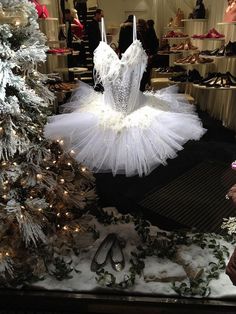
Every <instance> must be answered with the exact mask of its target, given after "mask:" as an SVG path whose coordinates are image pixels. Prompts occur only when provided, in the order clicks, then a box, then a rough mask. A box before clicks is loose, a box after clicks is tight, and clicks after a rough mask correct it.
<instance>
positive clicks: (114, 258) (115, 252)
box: [110, 239, 125, 271]
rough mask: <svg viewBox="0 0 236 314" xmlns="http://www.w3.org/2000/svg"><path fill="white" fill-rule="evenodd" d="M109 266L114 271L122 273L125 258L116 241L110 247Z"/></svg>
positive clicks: (118, 242)
mask: <svg viewBox="0 0 236 314" xmlns="http://www.w3.org/2000/svg"><path fill="white" fill-rule="evenodd" d="M110 260H111V266H112V268H113V269H114V270H115V271H122V270H123V269H124V267H125V258H124V254H123V251H122V248H121V243H120V241H119V240H118V239H116V241H115V242H114V244H113V245H112V248H111V251H110Z"/></svg>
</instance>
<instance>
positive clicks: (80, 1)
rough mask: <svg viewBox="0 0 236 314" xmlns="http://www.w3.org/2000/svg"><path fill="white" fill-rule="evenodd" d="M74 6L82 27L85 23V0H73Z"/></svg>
mask: <svg viewBox="0 0 236 314" xmlns="http://www.w3.org/2000/svg"><path fill="white" fill-rule="evenodd" d="M74 7H75V9H76V10H77V14H78V16H79V17H80V18H81V20H82V23H83V25H84V28H86V25H87V0H74Z"/></svg>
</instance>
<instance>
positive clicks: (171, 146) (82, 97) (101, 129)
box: [45, 82, 206, 176]
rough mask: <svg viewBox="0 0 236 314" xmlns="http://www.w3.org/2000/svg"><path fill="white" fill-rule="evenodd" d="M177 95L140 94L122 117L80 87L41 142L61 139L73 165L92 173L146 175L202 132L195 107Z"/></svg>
mask: <svg viewBox="0 0 236 314" xmlns="http://www.w3.org/2000/svg"><path fill="white" fill-rule="evenodd" d="M176 95H177V87H176V86H172V87H169V88H165V89H163V90H161V91H157V92H146V93H144V94H143V93H141V92H140V95H139V102H138V103H139V107H138V108H135V109H134V110H133V111H132V112H131V113H129V114H125V113H123V112H122V111H118V110H115V109H113V108H111V106H109V104H107V103H105V102H104V97H103V94H102V93H98V92H95V91H94V90H93V88H91V87H90V86H88V85H87V84H84V83H82V82H81V83H80V87H79V89H78V90H77V91H76V92H75V94H74V95H73V96H72V99H71V102H70V103H68V104H66V105H64V112H65V113H64V114H61V115H58V116H54V117H51V118H50V120H49V123H48V124H47V125H46V127H45V137H46V138H49V139H52V140H61V139H63V140H64V143H65V147H66V149H67V150H68V151H70V150H73V151H74V152H75V155H74V156H75V158H76V160H77V161H78V162H80V163H83V164H84V165H86V166H87V167H88V168H89V169H90V170H92V171H94V172H112V173H113V175H116V174H125V175H126V176H133V175H139V176H143V175H147V174H149V173H150V172H151V171H152V170H153V169H154V168H156V167H157V166H159V165H161V164H162V165H166V163H167V159H169V158H175V157H176V156H177V152H178V151H179V150H182V149H183V144H184V143H186V142H187V141H189V140H198V139H200V137H201V136H202V135H203V134H204V133H205V132H206V130H205V129H204V128H203V127H202V123H201V121H200V119H199V117H198V116H197V114H196V113H195V111H194V110H195V108H194V106H193V105H190V104H188V103H187V102H186V101H185V100H184V96H183V98H182V99H180V98H179V97H180V96H179V95H180V94H178V97H176ZM140 104H142V106H140Z"/></svg>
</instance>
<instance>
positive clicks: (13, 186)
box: [0, 0, 96, 286]
mask: <svg viewBox="0 0 236 314" xmlns="http://www.w3.org/2000/svg"><path fill="white" fill-rule="evenodd" d="M0 6H1V7H0V285H1V286H6V285H8V286H11V285H13V284H15V285H17V284H19V283H23V282H25V281H28V280H32V278H36V279H37V278H42V277H43V276H44V274H45V273H46V272H47V269H48V265H49V264H51V263H54V264H57V266H58V265H59V266H58V269H57V274H59V276H60V267H61V271H62V272H63V262H62V261H63V258H62V259H61V260H60V259H59V260H57V261H55V254H54V253H55V252H57V255H58V256H60V255H61V256H62V257H63V255H64V253H65V250H67V249H68V248H69V249H70V248H71V249H73V247H75V242H76V238H77V237H78V236H79V234H80V232H81V226H80V225H79V223H78V218H79V216H80V215H81V212H83V211H85V210H87V209H88V208H89V207H90V206H92V204H94V202H95V199H96V195H95V191H94V178H93V176H92V174H91V173H90V172H89V171H88V170H87V169H86V168H85V167H83V166H81V165H78V164H77V163H76V162H75V161H74V160H73V158H72V157H73V151H71V152H70V154H65V153H63V149H62V148H63V142H59V141H58V142H57V143H48V142H47V141H46V140H45V139H44V138H43V127H44V124H45V123H46V120H47V113H48V109H49V108H50V106H51V105H52V101H53V95H52V94H51V93H50V92H49V91H48V89H47V88H46V87H45V85H44V84H43V81H44V80H45V76H43V75H42V74H40V73H39V72H38V71H37V64H38V63H39V62H44V61H45V59H46V54H45V51H46V46H45V40H46V39H45V37H44V35H43V34H42V33H41V32H40V31H39V27H38V24H37V13H36V10H35V7H34V5H33V4H32V3H30V2H29V1H27V0H1V4H0ZM58 261H61V262H58Z"/></svg>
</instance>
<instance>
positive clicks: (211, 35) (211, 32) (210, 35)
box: [192, 28, 225, 39]
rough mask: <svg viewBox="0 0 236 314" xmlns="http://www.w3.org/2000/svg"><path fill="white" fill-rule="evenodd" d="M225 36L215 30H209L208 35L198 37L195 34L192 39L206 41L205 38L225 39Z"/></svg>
mask: <svg viewBox="0 0 236 314" xmlns="http://www.w3.org/2000/svg"><path fill="white" fill-rule="evenodd" d="M223 37H225V35H223V34H220V33H219V32H218V31H217V30H216V29H215V28H212V29H210V30H209V32H208V33H206V34H202V35H197V34H194V35H193V36H192V38H199V39H204V38H223Z"/></svg>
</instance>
